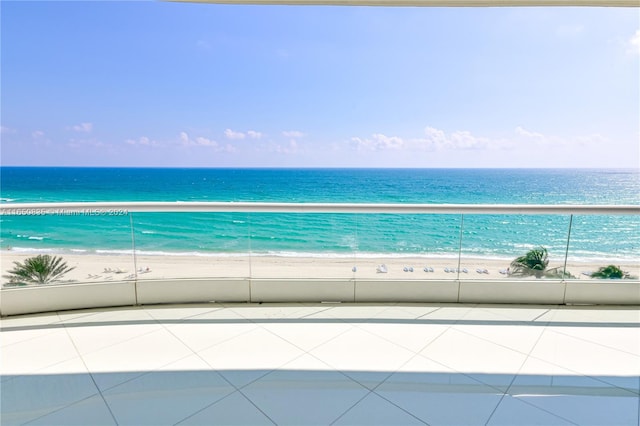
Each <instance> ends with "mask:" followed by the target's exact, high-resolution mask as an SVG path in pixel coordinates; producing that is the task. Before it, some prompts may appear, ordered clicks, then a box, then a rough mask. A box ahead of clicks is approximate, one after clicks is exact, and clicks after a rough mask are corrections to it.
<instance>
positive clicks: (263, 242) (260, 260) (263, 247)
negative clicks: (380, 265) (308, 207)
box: [250, 213, 358, 279]
mask: <svg viewBox="0 0 640 426" xmlns="http://www.w3.org/2000/svg"><path fill="white" fill-rule="evenodd" d="M250 222H251V275H252V277H254V278H319V279H321V278H343V279H344V278H347V279H348V278H352V277H353V276H354V274H355V271H357V270H358V265H356V262H355V260H356V258H355V253H356V251H357V248H358V237H357V231H356V229H357V228H356V226H357V221H356V216H355V215H351V214H334V213H326V214H317V213H314V214H310V213H253V214H251V215H250ZM354 268H355V269H354Z"/></svg>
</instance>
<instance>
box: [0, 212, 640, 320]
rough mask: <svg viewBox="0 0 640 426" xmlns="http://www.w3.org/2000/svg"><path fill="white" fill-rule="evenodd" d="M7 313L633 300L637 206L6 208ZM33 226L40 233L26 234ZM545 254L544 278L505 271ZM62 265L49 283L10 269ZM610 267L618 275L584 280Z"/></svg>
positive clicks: (0, 301)
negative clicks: (56, 260) (38, 260)
mask: <svg viewBox="0 0 640 426" xmlns="http://www.w3.org/2000/svg"><path fill="white" fill-rule="evenodd" d="M0 212H1V213H2V219H3V221H2V225H3V226H2V241H0V244H1V245H2V254H3V256H2V276H3V278H2V283H3V287H2V291H1V292H0V297H1V298H0V310H1V314H2V315H15V314H23V313H32V312H43V311H53V310H61V309H78V308H91V307H104V306H125V305H136V304H156V303H189V302H207V301H232V302H416V303H418V302H452V303H457V302H459V303H536V304H573V303H576V304H640V282H639V281H638V275H640V254H639V253H638V247H640V241H638V240H640V207H638V206H562V205H560V206H559V205H556V206H540V205H424V204H419V205H416V204H404V205H397V204H286V203H285V204H282V203H149V202H145V203H50V204H2V205H0ZM36 229H37V230H38V231H37V232H36V231H35V230H36ZM531 250H544V256H545V259H544V261H545V264H544V268H543V270H540V271H538V270H535V269H534V270H530V271H529V270H525V271H524V272H523V271H522V270H520V269H519V268H517V267H516V268H514V264H513V263H512V261H514V260H515V259H516V258H518V257H522V256H525V255H526V254H527V253H528V252H529V251H531ZM38 255H49V256H57V257H61V258H62V259H63V261H65V262H66V263H67V265H68V266H69V267H72V268H74V269H73V270H71V271H69V272H67V273H66V274H64V275H63V276H62V277H58V278H57V279H55V280H51V281H50V282H46V283H40V284H37V283H32V282H29V281H27V280H20V279H17V278H16V277H15V276H14V277H13V278H11V273H10V272H11V270H12V269H15V267H16V265H15V263H14V262H18V263H21V264H22V263H24V262H25V261H26V260H27V259H30V258H34V257H36V256H38ZM609 265H614V266H616V267H618V266H619V267H620V269H621V270H622V271H624V272H625V273H627V275H625V276H624V277H623V278H622V279H613V278H610V279H600V278H595V277H592V274H593V273H594V272H597V271H598V270H599V269H600V268H604V267H607V266H609Z"/></svg>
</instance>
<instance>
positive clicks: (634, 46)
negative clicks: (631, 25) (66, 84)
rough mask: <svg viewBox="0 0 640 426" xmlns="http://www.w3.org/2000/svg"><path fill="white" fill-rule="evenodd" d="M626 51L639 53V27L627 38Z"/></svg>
mask: <svg viewBox="0 0 640 426" xmlns="http://www.w3.org/2000/svg"><path fill="white" fill-rule="evenodd" d="M628 51H629V53H632V54H634V55H636V54H640V29H639V30H636V33H635V34H634V35H633V36H631V38H630V39H629V41H628Z"/></svg>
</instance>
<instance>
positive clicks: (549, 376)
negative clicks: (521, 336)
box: [509, 358, 640, 425]
mask: <svg viewBox="0 0 640 426" xmlns="http://www.w3.org/2000/svg"><path fill="white" fill-rule="evenodd" d="M509 394H510V395H511V396H513V397H514V398H516V399H518V400H520V401H526V402H527V403H529V404H530V405H533V406H536V407H539V408H541V409H544V410H546V411H548V412H551V413H553V414H555V415H557V416H560V417H563V418H564V419H567V420H569V421H571V422H574V423H576V424H580V425H604V424H607V425H618V424H620V425H623V424H634V422H633V421H630V420H633V419H634V418H637V417H638V402H639V400H640V397H639V396H638V394H637V393H636V392H635V389H627V390H625V389H623V388H620V387H616V386H613V385H611V384H607V383H605V382H603V381H601V380H596V379H593V378H591V377H587V376H581V375H576V374H575V373H573V372H570V371H568V370H566V369H563V368H561V367H559V366H556V365H552V364H549V363H546V362H544V361H540V360H537V359H532V358H530V359H528V360H527V361H526V362H525V364H524V365H523V368H522V369H521V371H520V374H519V375H518V376H517V377H516V379H515V380H514V382H513V385H512V386H511V388H510V389H509Z"/></svg>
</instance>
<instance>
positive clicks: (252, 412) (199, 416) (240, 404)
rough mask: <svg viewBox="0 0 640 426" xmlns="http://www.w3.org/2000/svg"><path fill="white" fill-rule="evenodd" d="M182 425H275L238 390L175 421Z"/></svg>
mask: <svg viewBox="0 0 640 426" xmlns="http://www.w3.org/2000/svg"><path fill="white" fill-rule="evenodd" d="M177 424H178V425H181V426H182V425H184V426H187V425H189V426H196V425H197V426H211V425H225V426H233V425H252V426H261V425H275V424H276V423H274V422H273V421H271V420H270V419H269V418H268V417H267V416H266V415H265V414H264V413H262V412H261V411H260V410H258V409H257V408H256V407H255V405H253V404H252V403H251V402H250V401H249V400H248V399H247V398H245V397H244V396H243V395H242V394H241V393H240V392H234V393H232V394H231V395H229V396H227V397H225V398H224V399H222V400H220V401H218V402H216V403H215V404H213V405H211V406H209V407H207V408H205V409H204V410H202V411H199V412H198V413H196V414H194V415H193V416H190V417H188V418H185V419H184V420H182V421H180V422H179V423H177Z"/></svg>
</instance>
